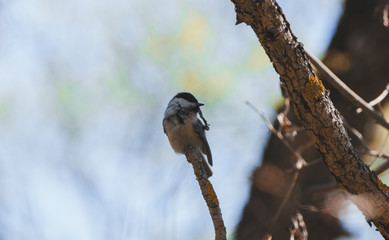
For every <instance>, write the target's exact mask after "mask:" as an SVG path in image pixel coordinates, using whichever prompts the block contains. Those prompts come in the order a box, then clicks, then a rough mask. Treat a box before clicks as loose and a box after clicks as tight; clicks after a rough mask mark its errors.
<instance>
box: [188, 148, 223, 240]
mask: <svg viewBox="0 0 389 240" xmlns="http://www.w3.org/2000/svg"><path fill="white" fill-rule="evenodd" d="M185 156H186V159H187V160H188V162H190V163H191V164H192V166H193V170H194V173H195V175H196V179H197V181H198V183H199V185H200V189H201V193H202V195H203V198H204V200H205V202H206V203H207V206H208V210H209V213H210V214H211V218H212V221H213V226H214V228H215V240H226V239H227V237H226V234H227V233H226V227H225V226H224V222H223V218H222V213H221V210H220V206H219V200H218V199H217V195H216V193H215V190H214V189H213V186H212V184H211V182H210V181H209V180H208V175H207V171H206V170H205V167H204V164H203V161H202V160H203V156H202V154H201V153H200V152H199V150H198V149H197V148H194V147H192V146H188V147H187V149H186V151H185Z"/></svg>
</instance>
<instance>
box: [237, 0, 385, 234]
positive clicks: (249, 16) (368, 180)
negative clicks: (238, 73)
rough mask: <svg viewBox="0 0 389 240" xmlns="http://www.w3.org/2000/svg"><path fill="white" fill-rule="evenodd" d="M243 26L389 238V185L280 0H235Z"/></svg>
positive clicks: (352, 192)
mask: <svg viewBox="0 0 389 240" xmlns="http://www.w3.org/2000/svg"><path fill="white" fill-rule="evenodd" d="M232 2H233V3H234V4H235V11H236V14H237V24H239V23H242V22H245V23H246V24H248V25H249V26H250V27H251V28H252V29H253V30H254V32H255V33H256V35H257V37H258V39H259V41H260V43H261V44H262V46H263V48H264V49H265V52H266V54H267V55H268V56H269V58H270V60H271V61H272V63H273V66H274V68H275V70H276V72H277V73H278V74H279V75H280V80H281V83H282V87H283V89H284V90H285V91H286V92H287V93H288V94H289V97H290V99H291V101H292V102H293V105H294V110H295V113H296V115H297V117H298V118H299V120H300V121H301V123H302V125H303V126H304V127H305V129H306V131H307V133H308V135H309V136H310V137H311V139H312V141H313V143H314V145H315V147H316V148H317V149H318V151H319V152H320V153H321V155H322V157H323V160H324V161H325V163H326V165H327V166H328V168H329V170H330V171H331V174H332V175H333V177H334V179H335V181H336V182H337V185H338V188H340V189H343V190H345V191H346V192H347V193H348V194H349V198H350V199H351V200H352V201H353V202H354V204H356V206H357V207H358V208H359V209H360V210H361V212H362V213H363V214H364V215H365V217H366V219H367V221H368V223H369V224H370V225H371V223H374V225H375V226H376V227H377V229H378V230H379V231H380V233H381V234H382V236H383V237H384V238H386V239H389V197H388V193H387V188H388V187H387V186H385V185H384V184H383V183H382V182H381V181H380V180H379V179H378V178H377V176H376V175H375V174H374V172H372V171H371V170H370V169H369V168H368V166H366V164H364V163H363V162H362V160H361V158H360V157H359V155H358V154H357V152H356V151H355V149H354V147H353V146H352V144H351V142H350V138H349V137H348V135H347V132H346V130H345V128H344V126H343V122H342V120H341V117H340V114H339V112H338V111H337V110H336V109H335V107H334V106H333V103H332V102H331V100H330V98H329V96H328V93H327V91H326V90H325V88H324V86H323V85H322V83H321V81H320V80H319V79H318V78H317V76H316V75H315V73H314V71H313V68H312V66H311V65H310V64H309V62H308V60H307V57H306V55H305V51H304V49H303V46H302V44H301V43H299V42H298V41H297V38H296V37H295V36H294V35H293V33H292V31H291V29H290V25H289V23H288V22H287V20H286V18H285V16H284V14H283V12H282V10H281V8H280V7H279V6H278V4H277V3H276V2H275V1H274V0H232Z"/></svg>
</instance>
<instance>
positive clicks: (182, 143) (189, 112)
mask: <svg viewBox="0 0 389 240" xmlns="http://www.w3.org/2000/svg"><path fill="white" fill-rule="evenodd" d="M203 105H204V104H202V103H199V102H198V101H197V99H196V98H195V97H194V96H193V95H192V94H191V93H188V92H181V93H178V94H177V95H175V96H174V97H173V98H172V100H170V102H169V104H168V106H167V108H166V110H165V116H164V118H163V122H162V125H163V131H164V132H165V134H166V135H167V137H168V139H169V142H170V145H171V146H172V148H173V150H174V151H175V152H177V153H182V154H185V150H186V149H187V147H188V146H189V145H190V146H192V147H196V148H198V149H199V150H200V151H201V152H202V153H203V154H205V155H207V159H208V162H209V164H210V165H211V166H212V154H211V149H210V148H209V145H208V141H207V138H206V137H205V130H208V129H209V127H208V123H207V121H206V120H205V119H204V118H203V116H202V112H201V110H200V107H201V106H203ZM198 113H199V114H200V117H201V119H202V120H203V121H204V123H203V122H201V120H200V119H199V118H197V114H198ZM203 164H204V166H205V169H206V171H207V174H208V177H210V176H212V170H211V168H210V167H209V165H208V164H207V162H206V161H205V159H204V158H203Z"/></svg>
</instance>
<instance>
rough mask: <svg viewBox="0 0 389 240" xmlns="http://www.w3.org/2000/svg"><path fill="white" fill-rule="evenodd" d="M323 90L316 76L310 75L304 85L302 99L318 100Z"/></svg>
mask: <svg viewBox="0 0 389 240" xmlns="http://www.w3.org/2000/svg"><path fill="white" fill-rule="evenodd" d="M324 91H325V88H324V86H323V84H322V83H321V81H320V79H319V78H318V77H317V76H314V75H312V76H311V77H309V79H308V81H307V82H306V83H305V89H304V93H303V95H304V97H305V99H307V100H308V101H312V100H315V99H318V98H320V97H321V96H322V95H323V94H324Z"/></svg>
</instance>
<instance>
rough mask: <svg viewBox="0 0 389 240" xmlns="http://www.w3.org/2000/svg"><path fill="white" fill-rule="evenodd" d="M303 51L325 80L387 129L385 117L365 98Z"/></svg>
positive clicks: (387, 124) (320, 62)
mask: <svg viewBox="0 0 389 240" xmlns="http://www.w3.org/2000/svg"><path fill="white" fill-rule="evenodd" d="M305 53H306V55H307V57H308V58H309V60H310V61H311V62H312V63H313V65H314V66H315V67H316V68H317V69H318V70H320V71H321V72H322V73H323V74H324V75H325V76H326V77H327V78H326V80H327V81H328V82H329V83H330V84H331V85H332V86H333V87H334V88H336V89H337V90H338V91H339V92H341V93H342V94H343V95H344V96H345V97H346V98H347V99H348V100H349V101H350V102H351V103H353V104H354V105H355V106H357V107H360V108H362V109H363V111H365V113H366V114H367V115H369V116H370V117H372V118H373V119H375V120H376V121H377V123H378V124H380V125H382V126H383V127H385V128H386V129H389V123H388V122H387V121H386V120H385V118H384V117H383V116H382V115H381V114H380V113H379V112H377V111H376V110H375V109H374V108H373V107H372V106H370V105H369V104H368V103H367V102H366V101H365V100H363V99H362V98H361V97H360V96H358V95H357V94H356V93H355V92H354V91H353V90H351V89H350V88H349V87H348V86H347V85H346V84H345V83H344V82H342V81H341V80H340V79H339V78H338V77H337V76H336V75H335V74H334V73H333V72H331V70H330V69H329V68H328V67H327V66H326V65H325V64H324V63H323V62H322V61H320V60H319V59H317V58H316V57H315V56H313V55H312V54H311V53H309V52H308V51H307V50H306V49H305Z"/></svg>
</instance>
